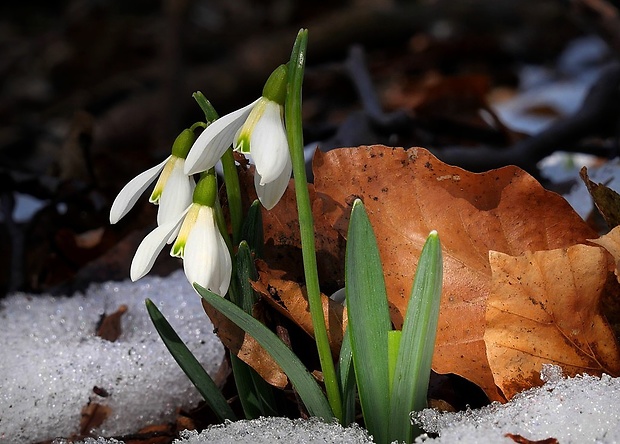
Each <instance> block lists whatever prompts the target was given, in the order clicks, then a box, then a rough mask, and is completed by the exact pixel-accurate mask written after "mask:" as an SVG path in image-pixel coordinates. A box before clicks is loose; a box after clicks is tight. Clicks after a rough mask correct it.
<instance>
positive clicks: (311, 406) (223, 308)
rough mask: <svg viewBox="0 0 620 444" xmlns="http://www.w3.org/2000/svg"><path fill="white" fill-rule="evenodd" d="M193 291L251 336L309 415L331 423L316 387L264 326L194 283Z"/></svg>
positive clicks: (317, 386)
mask: <svg viewBox="0 0 620 444" xmlns="http://www.w3.org/2000/svg"><path fill="white" fill-rule="evenodd" d="M194 287H195V288H196V291H198V293H199V294H200V295H201V296H202V297H203V298H204V299H205V301H207V303H209V304H210V305H211V306H213V307H214V308H215V309H216V310H218V311H220V312H221V313H222V314H223V315H224V316H226V317H227V318H228V319H230V320H231V321H232V322H233V323H234V324H236V325H237V326H238V327H239V328H241V329H242V330H244V331H245V332H246V333H248V334H249V335H251V336H252V337H253V338H254V339H256V341H257V342H258V343H259V344H260V345H261V346H262V347H263V348H264V349H265V350H267V352H268V353H269V354H270V355H271V356H272V357H273V359H274V360H275V361H276V362H277V363H278V365H280V367H282V370H283V371H284V373H286V375H287V376H288V378H289V379H290V381H291V384H293V387H295V390H297V393H298V395H299V397H300V398H301V400H302V401H303V403H304V405H305V406H306V408H307V409H308V413H309V414H310V415H311V416H317V417H319V418H323V419H325V420H328V421H330V420H332V419H333V418H334V414H333V412H332V410H331V408H330V406H329V403H328V402H327V399H326V398H325V395H324V394H323V391H322V390H321V387H319V384H318V383H317V382H316V380H315V379H314V378H313V377H312V375H311V374H310V373H309V372H308V370H307V369H306V367H305V366H304V365H303V363H302V362H301V361H300V360H299V358H297V356H295V354H294V353H293V352H292V351H291V350H290V349H289V348H288V347H287V346H286V345H285V344H284V343H283V342H282V341H281V340H280V339H279V338H278V337H277V336H276V335H275V334H274V333H273V332H272V331H271V330H269V329H268V328H267V327H265V326H264V325H263V324H261V323H260V322H259V321H258V320H256V319H254V318H253V317H252V316H250V315H249V314H247V313H246V312H245V311H243V310H242V309H241V308H239V307H237V306H236V305H235V304H233V303H232V302H230V301H228V300H226V299H224V298H222V297H220V296H218V295H216V294H215V293H212V292H210V291H209V290H207V289H205V288H203V287H201V286H200V285H198V284H194Z"/></svg>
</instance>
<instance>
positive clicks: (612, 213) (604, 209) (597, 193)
mask: <svg viewBox="0 0 620 444" xmlns="http://www.w3.org/2000/svg"><path fill="white" fill-rule="evenodd" d="M579 175H580V176H581V179H582V180H583V183H585V185H586V188H587V189H588V192H589V193H590V196H592V200H593V201H594V205H596V208H597V209H598V211H599V212H600V213H601V215H602V216H603V219H605V222H607V226H608V227H609V228H614V227H616V226H618V225H620V194H618V193H616V192H615V191H614V190H612V189H611V188H608V187H606V186H605V185H603V184H602V183H595V182H592V181H591V180H590V178H589V177H588V169H587V168H586V167H583V168H582V169H581V170H580V171H579Z"/></svg>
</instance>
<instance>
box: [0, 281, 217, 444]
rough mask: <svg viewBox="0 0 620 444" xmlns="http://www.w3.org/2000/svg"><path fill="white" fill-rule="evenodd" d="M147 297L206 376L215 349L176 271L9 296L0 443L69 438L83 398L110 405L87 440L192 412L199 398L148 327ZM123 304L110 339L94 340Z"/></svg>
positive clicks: (0, 364)
mask: <svg viewBox="0 0 620 444" xmlns="http://www.w3.org/2000/svg"><path fill="white" fill-rule="evenodd" d="M147 297H148V298H151V299H152V300H153V301H154V302H155V303H156V304H157V305H158V308H159V309H160V310H161V311H162V313H163V314H164V316H166V318H167V319H168V321H169V322H170V323H171V324H172V326H173V327H174V328H175V330H176V331H177V333H178V334H179V336H180V337H181V338H182V339H183V340H184V341H185V342H186V344H187V345H188V347H189V348H190V350H192V351H193V352H194V353H195V355H196V356H197V358H198V360H199V361H200V362H202V363H203V365H204V366H205V368H206V369H207V371H208V372H209V373H210V374H214V372H215V371H216V370H217V369H218V367H219V365H220V364H221V362H222V357H223V347H222V345H221V343H220V342H219V340H218V339H217V338H216V337H215V335H214V334H213V332H212V330H213V326H212V325H211V323H210V322H209V319H208V317H207V316H206V314H205V313H204V311H203V309H202V306H201V302H200V297H199V296H198V295H197V294H196V293H195V292H194V290H193V289H192V288H191V286H190V285H189V283H188V282H187V280H186V278H185V275H184V274H183V272H182V271H178V272H175V273H174V274H172V275H171V276H169V277H168V278H165V279H163V278H159V277H146V278H144V279H142V280H140V281H139V282H137V283H132V282H130V281H126V282H109V283H105V284H98V285H92V286H91V287H90V288H89V289H88V291H87V292H86V294H85V295H81V294H76V295H74V296H73V297H70V298H67V297H52V296H46V295H28V294H14V295H12V296H10V297H8V298H7V299H5V300H4V301H2V302H1V306H2V308H1V309H0V341H1V343H2V352H3V353H2V355H3V359H2V360H1V361H0V381H1V382H0V385H1V387H2V390H1V391H0V443H2V442H6V443H16V442H37V441H43V440H49V439H52V438H54V437H68V436H71V435H72V434H77V433H79V424H80V417H81V410H82V408H83V407H84V406H86V405H87V404H88V403H89V401H91V402H96V403H99V404H103V405H106V406H108V407H110V408H111V409H112V412H111V414H110V416H109V417H108V419H107V420H106V421H105V422H104V423H103V424H102V425H101V427H99V428H97V429H95V430H94V431H93V432H94V433H95V434H96V436H97V435H99V436H112V435H120V434H126V433H130V432H135V431H136V426H138V427H142V426H146V425H149V424H154V423H162V422H164V421H166V420H170V419H173V418H174V416H175V412H176V410H177V408H178V407H193V406H195V405H196V404H197V403H198V401H200V399H201V397H200V395H199V393H198V392H197V390H196V389H195V388H194V386H193V385H192V384H191V382H189V380H188V379H187V378H186V377H185V375H184V374H183V372H182V371H181V370H180V368H179V367H178V365H177V364H176V362H175V361H174V359H173V358H172V356H171V355H170V354H169V353H168V350H167V349H166V348H165V346H164V345H163V342H162V341H161V339H160V337H159V335H158V333H157V331H156V330H155V328H154V327H153V325H152V323H151V320H150V318H149V316H148V313H147V311H146V307H145V305H144V300H145V298H147ZM123 304H124V305H127V307H128V310H127V312H126V313H125V315H124V316H123V318H122V329H123V330H122V331H123V332H122V334H121V336H120V338H119V339H118V340H117V341H116V342H109V341H106V340H103V339H101V338H99V337H97V336H95V334H94V332H95V331H96V327H97V324H98V322H99V320H100V318H101V316H102V315H103V314H104V313H112V312H114V311H116V310H117V309H118V307H119V306H120V305H123ZM94 387H97V388H98V389H103V390H105V392H107V394H108V396H107V397H103V396H100V395H98V394H96V393H95V392H94V391H93V389H94Z"/></svg>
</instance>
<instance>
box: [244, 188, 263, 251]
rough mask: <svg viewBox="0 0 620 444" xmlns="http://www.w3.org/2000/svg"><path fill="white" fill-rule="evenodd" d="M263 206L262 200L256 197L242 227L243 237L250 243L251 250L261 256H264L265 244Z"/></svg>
mask: <svg viewBox="0 0 620 444" xmlns="http://www.w3.org/2000/svg"><path fill="white" fill-rule="evenodd" d="M261 208H262V205H261V204H260V201H259V200H258V199H256V200H255V201H254V202H253V203H252V205H250V209H249V210H248V214H247V216H246V217H245V220H244V222H243V227H242V229H241V239H242V240H244V241H246V242H247V243H248V245H249V247H250V251H252V252H253V253H254V254H255V255H256V257H259V258H260V257H263V246H264V244H265V241H264V239H263V212H262V210H261Z"/></svg>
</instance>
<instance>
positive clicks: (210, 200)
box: [192, 168, 217, 208]
mask: <svg viewBox="0 0 620 444" xmlns="http://www.w3.org/2000/svg"><path fill="white" fill-rule="evenodd" d="M216 197H217V177H216V176H215V170H214V169H213V168H212V169H211V170H209V171H208V172H206V173H204V174H203V175H202V176H201V177H200V180H199V181H198V183H197V184H196V188H195V189H194V195H193V197H192V201H193V202H194V203H197V204H199V205H205V206H207V207H211V208H213V207H214V206H215V198H216Z"/></svg>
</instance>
